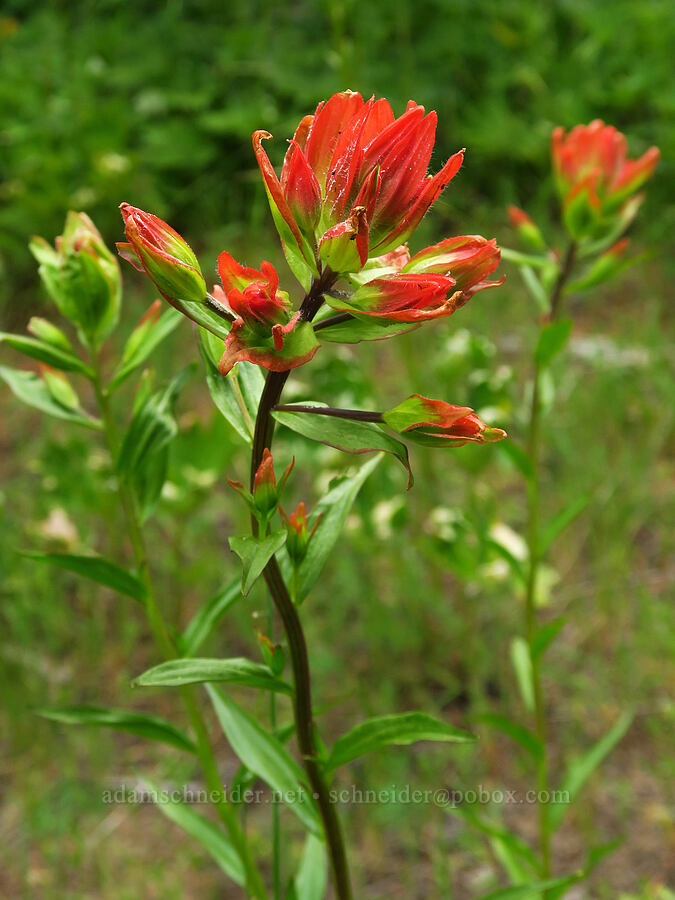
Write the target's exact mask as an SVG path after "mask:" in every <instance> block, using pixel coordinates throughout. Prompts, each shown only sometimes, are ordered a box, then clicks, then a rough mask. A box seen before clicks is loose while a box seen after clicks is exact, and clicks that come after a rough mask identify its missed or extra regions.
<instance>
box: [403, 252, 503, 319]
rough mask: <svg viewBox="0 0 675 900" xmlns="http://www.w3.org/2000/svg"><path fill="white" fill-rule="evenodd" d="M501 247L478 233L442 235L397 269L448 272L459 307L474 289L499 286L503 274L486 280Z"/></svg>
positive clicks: (499, 254) (494, 266)
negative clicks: (459, 292)
mask: <svg viewBox="0 0 675 900" xmlns="http://www.w3.org/2000/svg"><path fill="white" fill-rule="evenodd" d="M500 258H501V250H500V249H499V247H498V246H497V241H495V240H494V239H493V240H491V241H489V240H487V238H484V237H481V235H479V234H464V235H461V236H459V237H451V238H446V239H445V240H444V241H440V242H439V243H438V244H432V246H431V247H426V248H425V249H424V250H420V252H419V253H416V254H415V255H414V256H413V257H412V258H411V259H410V261H409V262H407V263H406V264H405V265H404V266H403V268H402V269H401V272H403V273H404V274H407V273H414V274H417V273H420V274H421V273H437V274H439V275H448V276H450V277H452V278H453V279H454V281H455V290H457V291H461V292H462V298H461V301H462V302H461V303H460V304H459V305H460V306H462V305H463V304H464V303H466V302H467V300H469V299H470V298H471V297H472V296H473V295H474V294H475V293H476V292H477V291H482V290H483V289H484V288H490V287H499V285H501V284H503V283H504V277H502V278H500V279H499V280H497V281H486V280H485V279H486V278H487V276H488V275H491V274H492V273H493V272H494V270H495V269H496V268H497V266H498V265H499V261H500Z"/></svg>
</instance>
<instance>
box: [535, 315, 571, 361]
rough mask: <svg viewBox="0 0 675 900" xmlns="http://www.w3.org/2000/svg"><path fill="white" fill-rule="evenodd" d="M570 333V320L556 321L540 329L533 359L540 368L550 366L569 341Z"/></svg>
mask: <svg viewBox="0 0 675 900" xmlns="http://www.w3.org/2000/svg"><path fill="white" fill-rule="evenodd" d="M571 333H572V320H571V319H557V320H556V321H555V322H550V323H549V324H548V325H545V326H544V327H543V328H542V330H541V332H540V333H539V340H538V341H537V346H536V347H535V350H534V359H535V362H536V363H537V365H538V366H539V367H540V368H542V369H543V368H545V367H546V366H548V365H550V364H551V361H552V360H553V359H554V357H556V356H557V355H558V353H560V351H561V350H562V349H563V347H564V346H565V344H566V343H567V341H568V340H569V337H570V334H571Z"/></svg>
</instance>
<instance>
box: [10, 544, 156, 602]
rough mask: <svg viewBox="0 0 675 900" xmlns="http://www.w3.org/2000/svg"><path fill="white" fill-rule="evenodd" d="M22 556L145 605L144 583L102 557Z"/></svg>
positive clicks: (37, 553)
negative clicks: (72, 574) (87, 580)
mask: <svg viewBox="0 0 675 900" xmlns="http://www.w3.org/2000/svg"><path fill="white" fill-rule="evenodd" d="M21 555H22V556H25V557H26V558H28V559H33V560H35V561H36V562H43V563H47V564H48V565H50V566H58V567H59V568H60V569H67V570H68V571H70V572H76V573H77V574H78V575H82V576H84V578H90V579H91V580H92V581H96V582H97V583H98V584H102V585H104V587H108V588H112V590H113V591H117V592H118V593H119V594H124V595H125V596H127V597H131V598H132V599H134V600H138V602H139V603H145V600H146V597H147V591H146V588H145V585H144V584H143V582H142V581H140V580H139V579H138V578H136V576H135V575H132V574H131V572H127V571H126V570H125V569H122V568H120V567H119V566H118V565H115V563H111V562H109V561H108V560H107V559H104V558H103V557H102V556H75V555H73V554H70V553H41V552H39V551H28V550H27V551H24V552H22V554H21Z"/></svg>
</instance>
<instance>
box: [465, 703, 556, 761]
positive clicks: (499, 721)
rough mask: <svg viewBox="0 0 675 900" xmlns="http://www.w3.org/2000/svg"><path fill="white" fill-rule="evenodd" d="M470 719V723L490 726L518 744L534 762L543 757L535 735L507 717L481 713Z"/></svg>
mask: <svg viewBox="0 0 675 900" xmlns="http://www.w3.org/2000/svg"><path fill="white" fill-rule="evenodd" d="M471 719H472V721H475V722H483V723H485V724H486V725H492V727H493V728H497V729H498V730H499V731H501V732H503V733H504V734H505V735H507V736H508V737H510V738H511V739H512V740H514V741H515V742H516V743H517V744H520V746H521V747H523V748H524V749H525V750H527V752H528V753H529V754H530V755H531V756H532V757H533V758H534V759H535V760H540V759H541V758H542V757H543V755H544V748H543V747H542V745H541V741H540V740H539V738H538V737H537V736H536V734H533V732H531V731H530V730H529V728H525V727H524V726H523V725H519V724H518V723H517V722H512V721H511V719H509V718H508V717H507V716H502V715H499V714H498V713H481V714H480V715H476V716H472V717H471Z"/></svg>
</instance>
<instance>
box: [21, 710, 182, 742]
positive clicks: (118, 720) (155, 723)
mask: <svg viewBox="0 0 675 900" xmlns="http://www.w3.org/2000/svg"><path fill="white" fill-rule="evenodd" d="M35 712H36V713H37V715H39V716H42V718H44V719H51V720H52V721H53V722H63V723H65V724H66V725H94V726H97V727H99V728H114V729H115V730H116V731H128V732H129V733H130V734H136V735H138V736H139V737H143V738H149V739H150V740H152V741H160V742H162V743H164V744H169V745H170V746H172V747H177V748H178V749H179V750H185V751H187V752H188V753H196V752H197V751H196V748H195V745H194V744H193V743H192V741H191V740H190V738H189V737H188V736H187V735H186V734H184V732H182V731H180V729H178V728H176V727H175V726H174V725H172V724H171V722H167V721H166V720H165V719H160V718H158V717H157V716H148V715H146V714H145V713H137V712H133V711H129V710H125V709H105V708H103V707H99V706H64V707H61V708H59V709H46V708H45V709H37V710H35Z"/></svg>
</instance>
